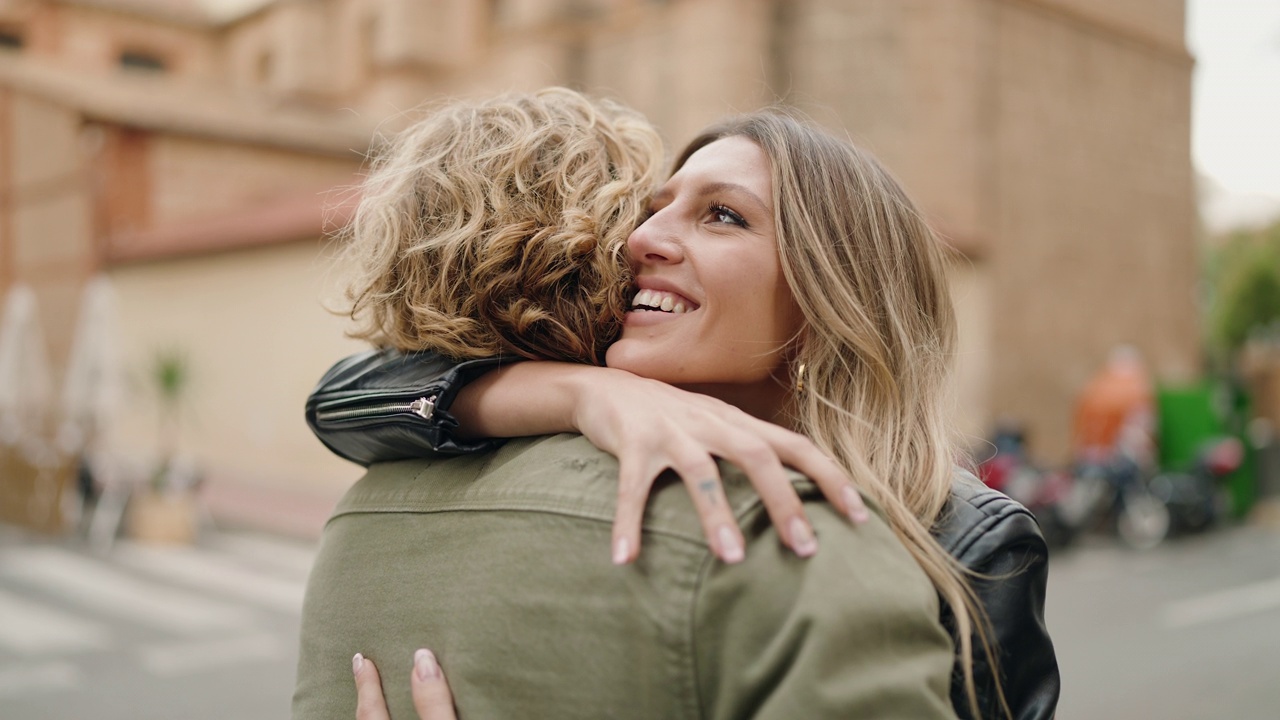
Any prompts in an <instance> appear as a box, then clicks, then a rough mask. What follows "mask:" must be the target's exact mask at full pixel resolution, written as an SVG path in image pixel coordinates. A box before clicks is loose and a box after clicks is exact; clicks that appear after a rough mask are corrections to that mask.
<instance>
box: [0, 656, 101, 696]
mask: <svg viewBox="0 0 1280 720" xmlns="http://www.w3.org/2000/svg"><path fill="white" fill-rule="evenodd" d="M80 680H81V676H80V670H79V668H77V667H76V666H75V665H73V664H71V663H69V662H46V663H37V664H21V665H8V666H0V698H3V697H13V696H15V695H20V694H27V693H32V692H41V691H45V692H47V691H50V690H63V689H66V688H70V687H75V686H76V685H78V684H79V683H80Z"/></svg>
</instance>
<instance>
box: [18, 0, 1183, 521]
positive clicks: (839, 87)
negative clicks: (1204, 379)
mask: <svg viewBox="0 0 1280 720" xmlns="http://www.w3.org/2000/svg"><path fill="white" fill-rule="evenodd" d="M1184 18H1185V8H1184V2H1183V0H483V1H482V0H0V289H3V288H4V287H7V286H9V285H11V284H12V283H14V282H19V281H20V282H23V283H26V284H29V285H31V286H33V287H34V288H35V289H36V291H37V295H38V297H39V301H40V305H41V310H42V313H43V315H42V317H43V320H44V324H45V329H46V336H47V337H48V340H49V344H50V350H51V355H52V357H53V358H54V362H53V364H54V366H55V374H56V372H57V371H59V370H60V368H61V365H62V363H63V362H64V360H63V359H62V358H64V357H65V354H66V352H67V348H68V344H69V342H70V336H71V332H72V327H73V325H74V314H75V311H74V310H75V305H76V302H77V296H78V293H79V291H80V289H81V287H82V286H83V285H84V283H85V282H86V281H87V279H88V278H89V277H91V276H92V275H93V274H95V273H100V272H106V273H108V274H109V275H110V276H111V277H112V279H113V280H114V281H115V285H116V287H117V290H118V292H119V295H120V297H121V304H122V316H123V317H122V323H123V325H124V327H123V329H122V335H123V337H124V342H125V345H126V347H127V348H128V350H129V352H130V353H131V355H130V357H131V358H132V362H134V363H135V364H137V363H143V362H145V357H146V354H147V352H149V351H151V349H153V348H154V347H157V346H160V345H168V346H178V347H183V348H185V349H186V350H187V352H188V353H189V354H190V355H191V358H192V361H193V369H194V370H195V372H196V377H197V378H198V382H197V383H196V384H195V386H194V387H193V390H192V394H193V397H192V403H191V404H192V406H193V407H194V408H196V410H193V416H192V417H191V419H190V423H191V426H192V428H191V431H190V432H188V433H187V434H186V440H185V442H186V443H187V444H188V445H189V449H190V450H191V452H192V453H193V454H195V455H196V456H197V457H198V458H199V460H200V462H201V463H202V464H203V465H204V466H205V467H206V468H207V470H208V472H209V474H210V476H211V478H212V479H215V480H217V481H218V482H219V483H222V484H224V485H226V486H235V485H237V484H238V485H242V486H246V487H248V486H252V487H255V488H273V489H280V490H281V491H286V490H287V491H293V490H296V489H299V488H304V487H309V488H312V489H315V490H316V491H317V492H319V493H320V494H322V495H324V494H325V493H328V495H325V496H326V497H330V496H331V495H332V493H333V492H334V491H335V490H336V489H339V488H341V487H342V486H343V485H345V484H346V483H348V482H350V480H351V479H352V478H353V477H354V472H353V469H352V468H350V466H347V465H345V464H343V463H341V462H339V461H336V460H333V459H332V458H329V457H328V456H327V454H326V453H325V452H324V451H323V450H322V449H321V448H320V447H319V445H318V444H316V443H314V442H312V441H311V440H310V438H309V437H308V436H307V434H306V432H305V430H304V429H303V428H302V426H301V422H300V421H299V417H300V414H299V408H300V407H301V401H302V398H303V397H304V396H305V394H306V392H307V390H308V389H309V387H310V384H311V383H312V382H313V381H314V379H315V378H316V377H318V375H319V374H320V372H321V371H323V369H324V368H325V367H326V366H327V365H328V363H329V362H330V361H332V360H333V359H334V358H335V357H337V356H338V355H340V354H341V353H344V352H346V351H347V350H350V349H352V348H353V347H355V345H354V344H352V343H349V342H346V341H344V340H342V338H341V328H342V323H341V321H340V320H339V319H336V318H334V317H332V316H330V315H328V314H327V313H325V312H324V310H323V309H322V308H321V304H320V298H321V297H322V296H324V294H325V292H327V290H325V289H324V288H325V287H327V286H326V285H325V282H324V278H325V277H326V276H327V272H328V271H327V268H326V263H325V258H326V257H327V252H328V251H327V249H326V244H325V242H324V240H323V239H322V238H321V234H322V231H323V228H324V227H325V222H326V220H327V221H328V222H330V223H333V222H341V220H342V217H343V213H344V212H346V211H347V210H349V208H347V207H345V206H344V204H343V198H344V197H347V196H346V195H344V194H343V193H342V192H341V190H340V189H341V188H343V187H347V186H349V185H351V184H352V183H353V182H354V181H353V178H354V177H355V175H356V173H357V172H358V170H359V168H360V165H361V161H362V158H363V155H364V153H365V151H366V150H367V148H368V146H369V143H370V141H371V139H372V138H374V137H375V134H376V133H380V132H389V131H392V130H394V129H395V128H396V127H398V126H399V125H400V124H402V123H403V122H404V120H405V118H406V117H407V116H408V115H407V113H406V111H407V110H409V109H411V108H413V107H414V106H416V105H418V104H419V103H421V102H422V101H424V100H429V99H431V98H436V97H439V96H442V95H478V94H487V93H492V92H496V91H501V90H507V89H522V90H527V89H534V88H537V87H541V86H544V85H550V84H567V85H570V86H574V87H579V88H583V89H587V90H590V91H593V92H598V93H603V94H608V95H612V96H615V97H618V98H620V99H622V100H624V101H625V102H627V103H629V104H631V105H633V106H635V107H637V108H639V109H640V110H642V111H643V112H645V113H646V114H647V115H648V116H649V117H650V118H651V119H652V120H653V121H654V122H655V123H656V124H658V126H659V127H660V129H661V130H662V131H663V133H664V135H665V136H666V137H667V139H668V140H669V142H670V143H671V145H672V149H673V150H674V149H676V148H678V146H679V145H680V144H681V143H682V142H683V141H684V140H686V139H688V138H690V137H691V136H692V135H693V134H694V133H695V132H696V131H697V130H698V129H699V128H701V127H702V126H704V125H706V124H707V123H709V122H711V121H714V120H715V119H717V118H719V117H721V116H723V115H725V114H727V113H729V112H732V111H734V110H747V109H752V108H756V107H760V106H762V105H764V104H767V103H770V102H775V101H781V102H785V103H788V104H791V105H794V106H797V107H799V108H801V109H802V110H804V111H806V112H807V113H809V114H810V115H811V116H813V117H814V118H816V119H817V120H819V121H820V122H823V123H824V124H827V125H829V126H831V127H834V128H837V129H840V130H842V131H845V132H848V134H849V135H850V136H851V137H852V138H853V139H854V140H855V141H857V142H859V143H861V144H863V145H866V146H868V147H869V148H871V149H872V150H874V151H875V152H876V153H877V154H878V155H879V156H880V157H881V158H882V159H883V160H884V161H885V162H886V164H887V165H888V166H889V167H891V168H893V170H894V171H895V172H896V173H897V174H898V176H899V177H900V178H901V179H902V181H903V182H904V184H905V185H906V186H907V187H908V189H909V190H910V191H911V192H912V193H913V194H914V195H915V196H916V197H917V198H918V199H919V200H920V201H921V204H922V206H923V207H924V208H925V210H926V212H927V213H928V215H929V217H930V219H931V220H932V221H933V223H934V224H935V226H936V227H938V228H939V230H940V231H941V232H942V233H943V234H944V235H945V236H946V237H947V238H948V239H949V240H950V241H951V243H952V244H953V245H954V246H955V247H956V248H957V249H958V250H959V253H957V260H956V263H955V266H954V281H955V283H954V284H955V292H956V298H957V303H958V307H959V310H960V314H961V325H962V337H963V353H962V357H961V362H960V366H961V367H960V376H961V377H960V380H961V382H960V386H961V387H960V393H959V400H958V416H959V417H960V418H961V420H962V424H963V425H964V427H965V429H966V430H967V431H968V432H970V433H973V434H975V435H981V434H983V433H985V432H986V431H987V430H988V429H989V427H990V425H991V423H992V422H993V421H994V420H995V419H997V418H1002V417H1010V418H1016V419H1019V420H1022V421H1024V422H1026V423H1028V425H1029V428H1030V431H1031V435H1032V437H1033V442H1034V443H1035V446H1036V449H1037V451H1038V452H1039V454H1040V455H1041V456H1042V458H1043V459H1046V460H1050V461H1057V460H1061V459H1062V458H1063V457H1064V453H1065V450H1066V446H1067V440H1068V438H1067V435H1068V432H1069V427H1070V417H1069V416H1070V410H1071V403H1072V398H1073V396H1074V394H1075V392H1076V390H1077V389H1078V388H1079V387H1080V386H1081V385H1082V384H1083V382H1084V380H1085V378H1086V377H1088V375H1089V374H1090V373H1091V371H1092V370H1093V369H1094V368H1095V367H1096V365H1097V364H1098V363H1099V362H1101V360H1102V358H1103V357H1104V356H1105V354H1106V352H1107V350H1108V349H1109V348H1110V347H1111V346H1112V345H1114V344H1117V343H1121V342H1123V343H1130V344H1133V345H1136V346H1137V347H1138V348H1139V349H1141V350H1142V351H1143V352H1144V353H1145V354H1146V356H1147V357H1148V359H1149V360H1150V362H1151V364H1152V367H1153V370H1154V372H1155V374H1156V375H1157V376H1159V377H1161V378H1162V379H1165V380H1167V381H1174V382H1176V381H1180V380H1185V379H1188V378H1190V377H1192V376H1193V375H1194V374H1195V373H1196V371H1197V369H1198V330H1197V321H1196V316H1197V308H1196V304H1195V297H1194V285H1195V274H1196V262H1197V259H1196V248H1195V243H1194V238H1193V232H1194V228H1195V207H1194V188H1193V177H1192V166H1191V159H1190V127H1189V126H1190V102H1191V99H1190V87H1191V70H1192V67H1193V59H1192V58H1191V57H1190V55H1189V54H1188V52H1187V50H1186V45H1185V41H1184ZM331 188H339V191H338V192H336V193H333V192H326V191H327V190H329V189H331ZM325 208H328V210H325ZM144 405H145V403H141V402H140V403H139V409H138V410H137V413H136V414H138V415H139V417H138V418H137V420H136V423H135V424H136V425H137V426H138V427H139V428H142V427H143V426H145V425H146V422H147V421H145V420H143V419H142V416H143V415H145V411H144V410H142V409H141V408H142V407H143V406H144ZM144 434H145V433H143V432H142V431H141V429H140V430H139V432H138V437H139V438H141V437H142V436H143V435H144ZM138 442H139V443H142V442H143V440H141V439H139V440H138Z"/></svg>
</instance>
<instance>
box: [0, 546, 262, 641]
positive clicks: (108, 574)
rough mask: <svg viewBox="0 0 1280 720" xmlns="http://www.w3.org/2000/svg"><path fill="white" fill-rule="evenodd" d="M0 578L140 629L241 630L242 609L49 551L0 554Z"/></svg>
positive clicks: (244, 614) (29, 549)
mask: <svg viewBox="0 0 1280 720" xmlns="http://www.w3.org/2000/svg"><path fill="white" fill-rule="evenodd" d="M0 575H4V576H7V577H9V578H13V579H15V580H17V581H19V582H22V583H25V584H27V585H32V586H36V587H39V588H41V589H43V590H47V591H53V592H55V593H57V594H59V595H61V596H63V597H65V598H66V599H67V600H69V601H71V602H76V603H79V604H81V605H83V606H85V607H87V608H89V609H92V610H94V611H97V612H101V613H104V614H109V615H112V616H115V617H119V618H124V619H127V620H130V621H133V622H136V623H139V624H141V625H144V626H149V627H154V628H159V629H161V630H167V631H172V632H178V633H185V634H191V633H199V632H204V631H209V630H219V629H227V628H235V627H244V626H245V625H247V624H249V623H250V622H251V621H252V615H251V614H250V613H249V612H248V610H247V609H246V608H240V607H236V606H234V605H231V604H229V603H225V602H219V601H215V600H211V599H208V598H204V597H201V596H199V595H195V594H193V593H190V592H184V591H180V590H176V589H173V588H169V587H165V586H163V585H159V584H156V583H153V582H147V581H144V580H140V579H138V578H134V577H131V576H129V575H127V574H125V573H122V572H120V571H118V570H114V569H112V568H110V567H109V566H106V565H104V564H102V563H100V562H97V561H93V560H88V559H86V558H82V557H79V556H76V555H74V554H72V553H70V552H67V551H65V550H61V549H58V548H52V547H27V548H21V549H11V550H4V551H0Z"/></svg>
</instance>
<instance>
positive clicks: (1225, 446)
mask: <svg viewBox="0 0 1280 720" xmlns="http://www.w3.org/2000/svg"><path fill="white" fill-rule="evenodd" d="M1243 462H1244V444H1243V443H1241V442H1240V441H1239V440H1238V439H1236V438H1233V437H1227V438H1218V439H1215V440H1211V441H1209V442H1207V443H1205V444H1204V445H1203V446H1202V447H1201V448H1200V451H1199V452H1198V453H1197V454H1196V458H1195V461H1194V462H1193V463H1192V464H1191V467H1190V468H1189V469H1188V470H1187V471H1186V472H1165V473H1160V474H1159V475H1156V476H1155V477H1154V478H1152V479H1151V483H1150V485H1151V492H1152V493H1153V494H1154V495H1155V496H1156V497H1157V498H1159V499H1160V501H1161V502H1163V503H1164V504H1165V506H1166V507H1168V509H1169V516H1170V522H1171V528H1170V530H1171V532H1174V533H1195V532H1202V531H1204V530H1207V529H1209V528H1210V527H1212V526H1213V525H1214V524H1215V523H1216V522H1217V521H1218V519H1219V518H1220V517H1221V515H1222V506H1223V504H1224V503H1223V498H1222V494H1221V489H1222V480H1223V478H1225V477H1226V476H1227V475H1230V474H1231V473H1233V472H1235V471H1236V470H1237V469H1239V468H1240V465H1241V464H1242V463H1243Z"/></svg>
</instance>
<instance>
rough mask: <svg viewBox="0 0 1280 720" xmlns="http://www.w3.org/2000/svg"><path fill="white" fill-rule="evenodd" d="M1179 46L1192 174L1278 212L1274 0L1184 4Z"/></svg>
mask: <svg viewBox="0 0 1280 720" xmlns="http://www.w3.org/2000/svg"><path fill="white" fill-rule="evenodd" d="M1187 44H1188V45H1189V46H1190V49H1191V52H1192V53H1193V54H1194V55H1195V56H1196V69H1195V85H1194V87H1195V91H1194V93H1195V94H1194V96H1193V97H1194V100H1193V113H1192V117H1193V125H1192V144H1191V147H1192V155H1193V156H1194V158H1195V163H1196V168H1197V169H1198V170H1199V171H1200V172H1202V173H1204V174H1205V175H1207V176H1209V177H1210V178H1211V179H1212V180H1214V181H1215V182H1216V183H1217V184H1218V185H1220V186H1221V187H1222V189H1223V190H1225V191H1226V193H1227V194H1229V195H1233V196H1252V200H1253V201H1254V203H1253V204H1254V205H1257V204H1258V202H1259V201H1263V202H1266V201H1269V200H1274V201H1275V203H1276V204H1277V206H1278V207H1280V0H1188V2H1187ZM1264 198H1265V200H1264ZM1246 204H1248V203H1246Z"/></svg>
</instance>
